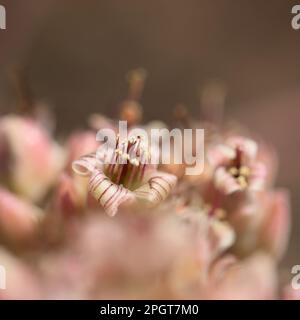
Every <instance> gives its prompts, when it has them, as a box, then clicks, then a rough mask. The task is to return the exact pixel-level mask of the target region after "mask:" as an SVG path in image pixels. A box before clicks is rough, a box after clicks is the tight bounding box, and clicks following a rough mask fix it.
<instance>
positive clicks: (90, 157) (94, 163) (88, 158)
mask: <svg viewBox="0 0 300 320" xmlns="http://www.w3.org/2000/svg"><path fill="white" fill-rule="evenodd" d="M99 165H101V162H100V161H99V160H98V159H97V158H96V154H95V153H90V154H87V155H85V156H83V157H81V158H79V159H78V160H76V161H73V163H72V169H73V171H74V172H75V173H77V174H78V175H80V176H89V175H91V174H92V173H93V172H94V171H95V170H96V168H97V167H99Z"/></svg>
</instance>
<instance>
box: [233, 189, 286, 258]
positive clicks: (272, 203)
mask: <svg viewBox="0 0 300 320" xmlns="http://www.w3.org/2000/svg"><path fill="white" fill-rule="evenodd" d="M242 210H243V208H242V207H241V208H240V209H238V210H237V211H236V212H232V213H231V215H229V221H230V223H231V224H232V225H233V226H234V229H235V230H236V232H237V242H236V244H235V248H236V250H237V252H238V253H239V254H241V255H243V256H245V255H249V254H250V253H251V252H253V251H255V250H259V249H260V250H264V251H266V252H268V253H269V254H271V255H272V256H273V257H274V258H276V259H280V258H281V257H282V255H283V253H284V252H285V249H286V247H287V243H288V239H289V233H290V210H289V197H288V193H287V192H285V191H268V192H263V193H261V194H260V195H259V196H257V197H256V201H255V205H253V206H252V210H251V213H250V214H249V213H248V212H247V213H243V212H242Z"/></svg>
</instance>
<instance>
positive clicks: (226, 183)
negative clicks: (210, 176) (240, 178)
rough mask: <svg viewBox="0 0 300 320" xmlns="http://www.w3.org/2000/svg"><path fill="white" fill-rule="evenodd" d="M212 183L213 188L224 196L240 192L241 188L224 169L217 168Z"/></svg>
mask: <svg viewBox="0 0 300 320" xmlns="http://www.w3.org/2000/svg"><path fill="white" fill-rule="evenodd" d="M214 182H215V186H216V187H217V188H218V189H220V190H222V191H223V192H224V193H225V194H231V193H233V192H235V191H238V190H241V186H240V185H239V184H238V182H237V181H236V179H235V178H234V177H233V176H232V175H231V174H229V173H228V172H227V171H226V169H225V168H224V167H219V168H218V169H217V170H216V172H215V177H214Z"/></svg>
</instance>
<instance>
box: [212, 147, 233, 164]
mask: <svg viewBox="0 0 300 320" xmlns="http://www.w3.org/2000/svg"><path fill="white" fill-rule="evenodd" d="M207 157H208V161H209V163H210V164H211V165H212V166H213V167H218V166H220V165H222V164H224V163H227V162H228V160H232V159H234V157H235V150H234V149H233V148H231V147H229V146H226V145H224V144H219V145H217V146H215V147H212V148H210V149H209V150H208V153H207Z"/></svg>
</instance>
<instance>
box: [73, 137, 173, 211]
mask: <svg viewBox="0 0 300 320" xmlns="http://www.w3.org/2000/svg"><path fill="white" fill-rule="evenodd" d="M149 156H150V154H149V152H148V151H147V150H146V149H145V147H144V146H143V142H142V139H141V137H131V138H130V139H129V140H128V139H126V140H124V141H119V140H117V142H116V146H115V149H114V150H113V158H112V161H111V163H110V164H106V163H101V161H99V160H98V159H97V158H96V155H95V154H91V155H87V156H84V157H82V158H80V159H79V160H77V161H75V162H74V163H73V170H74V171H75V172H76V173H77V174H79V175H83V176H90V180H89V190H90V192H91V194H92V195H93V196H94V198H95V199H96V200H97V201H98V202H99V203H100V204H101V205H102V206H103V208H104V209H105V211H106V212H107V213H108V214H109V215H112V216H113V215H115V214H116V213H117V210H118V207H119V206H120V205H121V204H122V203H125V202H133V201H137V200H142V201H146V202H147V203H148V204H152V205H153V204H157V203H159V202H160V201H162V200H164V199H165V198H166V197H167V196H168V195H169V193H170V191H171V190H172V188H173V187H174V186H175V184H176V177H175V176H173V175H170V174H167V173H164V172H160V171H157V170H155V169H154V168H153V167H152V166H150V165H149Z"/></svg>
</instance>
